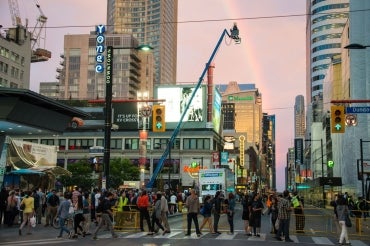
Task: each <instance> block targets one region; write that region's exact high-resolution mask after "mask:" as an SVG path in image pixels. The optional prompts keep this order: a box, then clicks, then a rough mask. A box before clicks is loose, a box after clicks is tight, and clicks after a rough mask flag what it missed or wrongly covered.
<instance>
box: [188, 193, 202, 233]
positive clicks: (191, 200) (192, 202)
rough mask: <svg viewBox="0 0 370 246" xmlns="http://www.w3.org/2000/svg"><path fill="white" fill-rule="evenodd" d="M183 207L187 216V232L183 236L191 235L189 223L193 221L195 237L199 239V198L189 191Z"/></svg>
mask: <svg viewBox="0 0 370 246" xmlns="http://www.w3.org/2000/svg"><path fill="white" fill-rule="evenodd" d="M185 206H186V208H187V210H188V214H187V227H188V231H187V233H186V234H185V236H190V235H191V223H192V221H194V225H195V232H196V233H197V236H198V237H200V236H201V235H202V233H201V232H200V230H199V223H198V213H199V210H200V205H199V198H198V196H197V195H196V193H195V190H194V189H192V190H191V191H190V195H189V196H188V197H187V198H186V204H185Z"/></svg>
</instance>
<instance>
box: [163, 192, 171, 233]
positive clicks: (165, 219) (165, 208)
mask: <svg viewBox="0 0 370 246" xmlns="http://www.w3.org/2000/svg"><path fill="white" fill-rule="evenodd" d="M161 220H162V225H163V227H164V228H165V232H163V233H171V228H170V224H169V223H168V202H167V199H166V192H162V196H161Z"/></svg>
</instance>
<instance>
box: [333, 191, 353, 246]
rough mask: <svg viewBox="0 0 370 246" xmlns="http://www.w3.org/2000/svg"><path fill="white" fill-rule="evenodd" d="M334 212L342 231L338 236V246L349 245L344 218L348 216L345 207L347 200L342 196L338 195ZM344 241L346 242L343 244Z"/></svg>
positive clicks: (346, 207)
mask: <svg viewBox="0 0 370 246" xmlns="http://www.w3.org/2000/svg"><path fill="white" fill-rule="evenodd" d="M336 210H337V214H338V221H339V225H340V227H341V229H342V230H341V233H340V236H339V245H345V244H346V245H350V242H349V240H348V230H347V226H346V217H347V216H349V208H348V205H347V200H346V199H345V198H344V197H343V196H342V195H338V200H337V207H336ZM344 240H345V241H346V242H345V243H344V242H343V241H344Z"/></svg>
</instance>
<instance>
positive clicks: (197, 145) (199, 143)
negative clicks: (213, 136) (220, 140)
mask: <svg viewBox="0 0 370 246" xmlns="http://www.w3.org/2000/svg"><path fill="white" fill-rule="evenodd" d="M183 142H184V147H183V148H184V150H185V149H210V146H211V145H210V140H209V139H208V138H197V139H194V138H184V140H183Z"/></svg>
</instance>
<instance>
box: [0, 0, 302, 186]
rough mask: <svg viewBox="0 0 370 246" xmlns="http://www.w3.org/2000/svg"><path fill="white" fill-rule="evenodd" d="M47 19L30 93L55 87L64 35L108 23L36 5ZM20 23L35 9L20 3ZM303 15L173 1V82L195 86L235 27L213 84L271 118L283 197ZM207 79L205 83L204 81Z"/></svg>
mask: <svg viewBox="0 0 370 246" xmlns="http://www.w3.org/2000/svg"><path fill="white" fill-rule="evenodd" d="M7 2H8V1H1V3H0V25H3V28H7V27H11V25H12V24H11V16H10V11H9V6H8V3H7ZM38 3H39V4H40V5H41V9H42V11H43V12H44V14H45V15H46V16H47V17H48V22H47V27H48V29H47V31H46V46H45V48H46V49H48V50H50V51H52V59H51V60H49V61H48V62H43V63H35V64H32V65H31V90H34V91H36V92H38V87H39V82H53V81H56V79H55V75H56V72H55V69H56V68H57V67H58V66H59V62H60V61H61V59H60V58H59V55H60V54H61V53H63V39H64V35H65V34H85V33H89V32H90V31H91V30H94V26H95V25H97V24H105V23H106V1H102V0H88V1H87V0H86V1H76V0H73V1H72V0H54V1H48V0H39V1H38ZM18 4H19V10H20V14H21V17H22V22H23V23H25V19H26V18H28V26H29V27H30V28H31V29H32V27H33V26H34V25H35V24H36V18H37V17H38V16H39V12H38V9H37V8H36V5H35V1H31V0H18ZM305 7H306V1H303V0H301V1H299V0H298V1H297V0H281V1H277V0H259V1H247V0H179V13H178V21H179V24H178V54H177V55H178V56H177V68H178V69H177V82H178V83H182V82H197V81H198V79H199V77H200V75H201V73H202V71H203V69H204V67H205V64H206V62H208V60H209V58H210V56H211V54H212V52H213V50H214V48H215V46H216V43H217V41H218V40H219V38H220V36H221V34H222V32H223V30H224V29H225V28H226V29H227V30H229V29H230V28H231V27H232V26H233V23H234V22H236V23H237V25H238V28H239V31H240V33H239V35H240V37H241V39H242V42H241V44H238V45H235V44H233V43H232V42H230V40H229V39H226V40H224V41H223V42H222V45H221V46H220V49H219V50H218V52H217V55H216V57H215V59H214V63H215V65H216V68H215V71H214V82H215V84H227V83H228V82H229V81H237V82H238V83H239V84H243V83H252V84H255V85H256V87H257V88H258V89H259V91H260V92H261V93H262V100H263V112H265V113H268V114H275V115H276V158H277V159H276V165H277V188H278V190H280V191H281V190H283V189H284V182H285V181H284V180H285V174H284V168H285V166H286V153H287V150H288V148H289V147H292V146H293V143H294V128H293V125H294V120H293V109H294V100H295V97H296V96H297V95H304V96H305V94H306V92H305V74H306V72H305V33H306V30H305V27H306V26H305V25H306V17H305V15H304V14H305V11H306V10H305ZM205 79H206V78H205Z"/></svg>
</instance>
